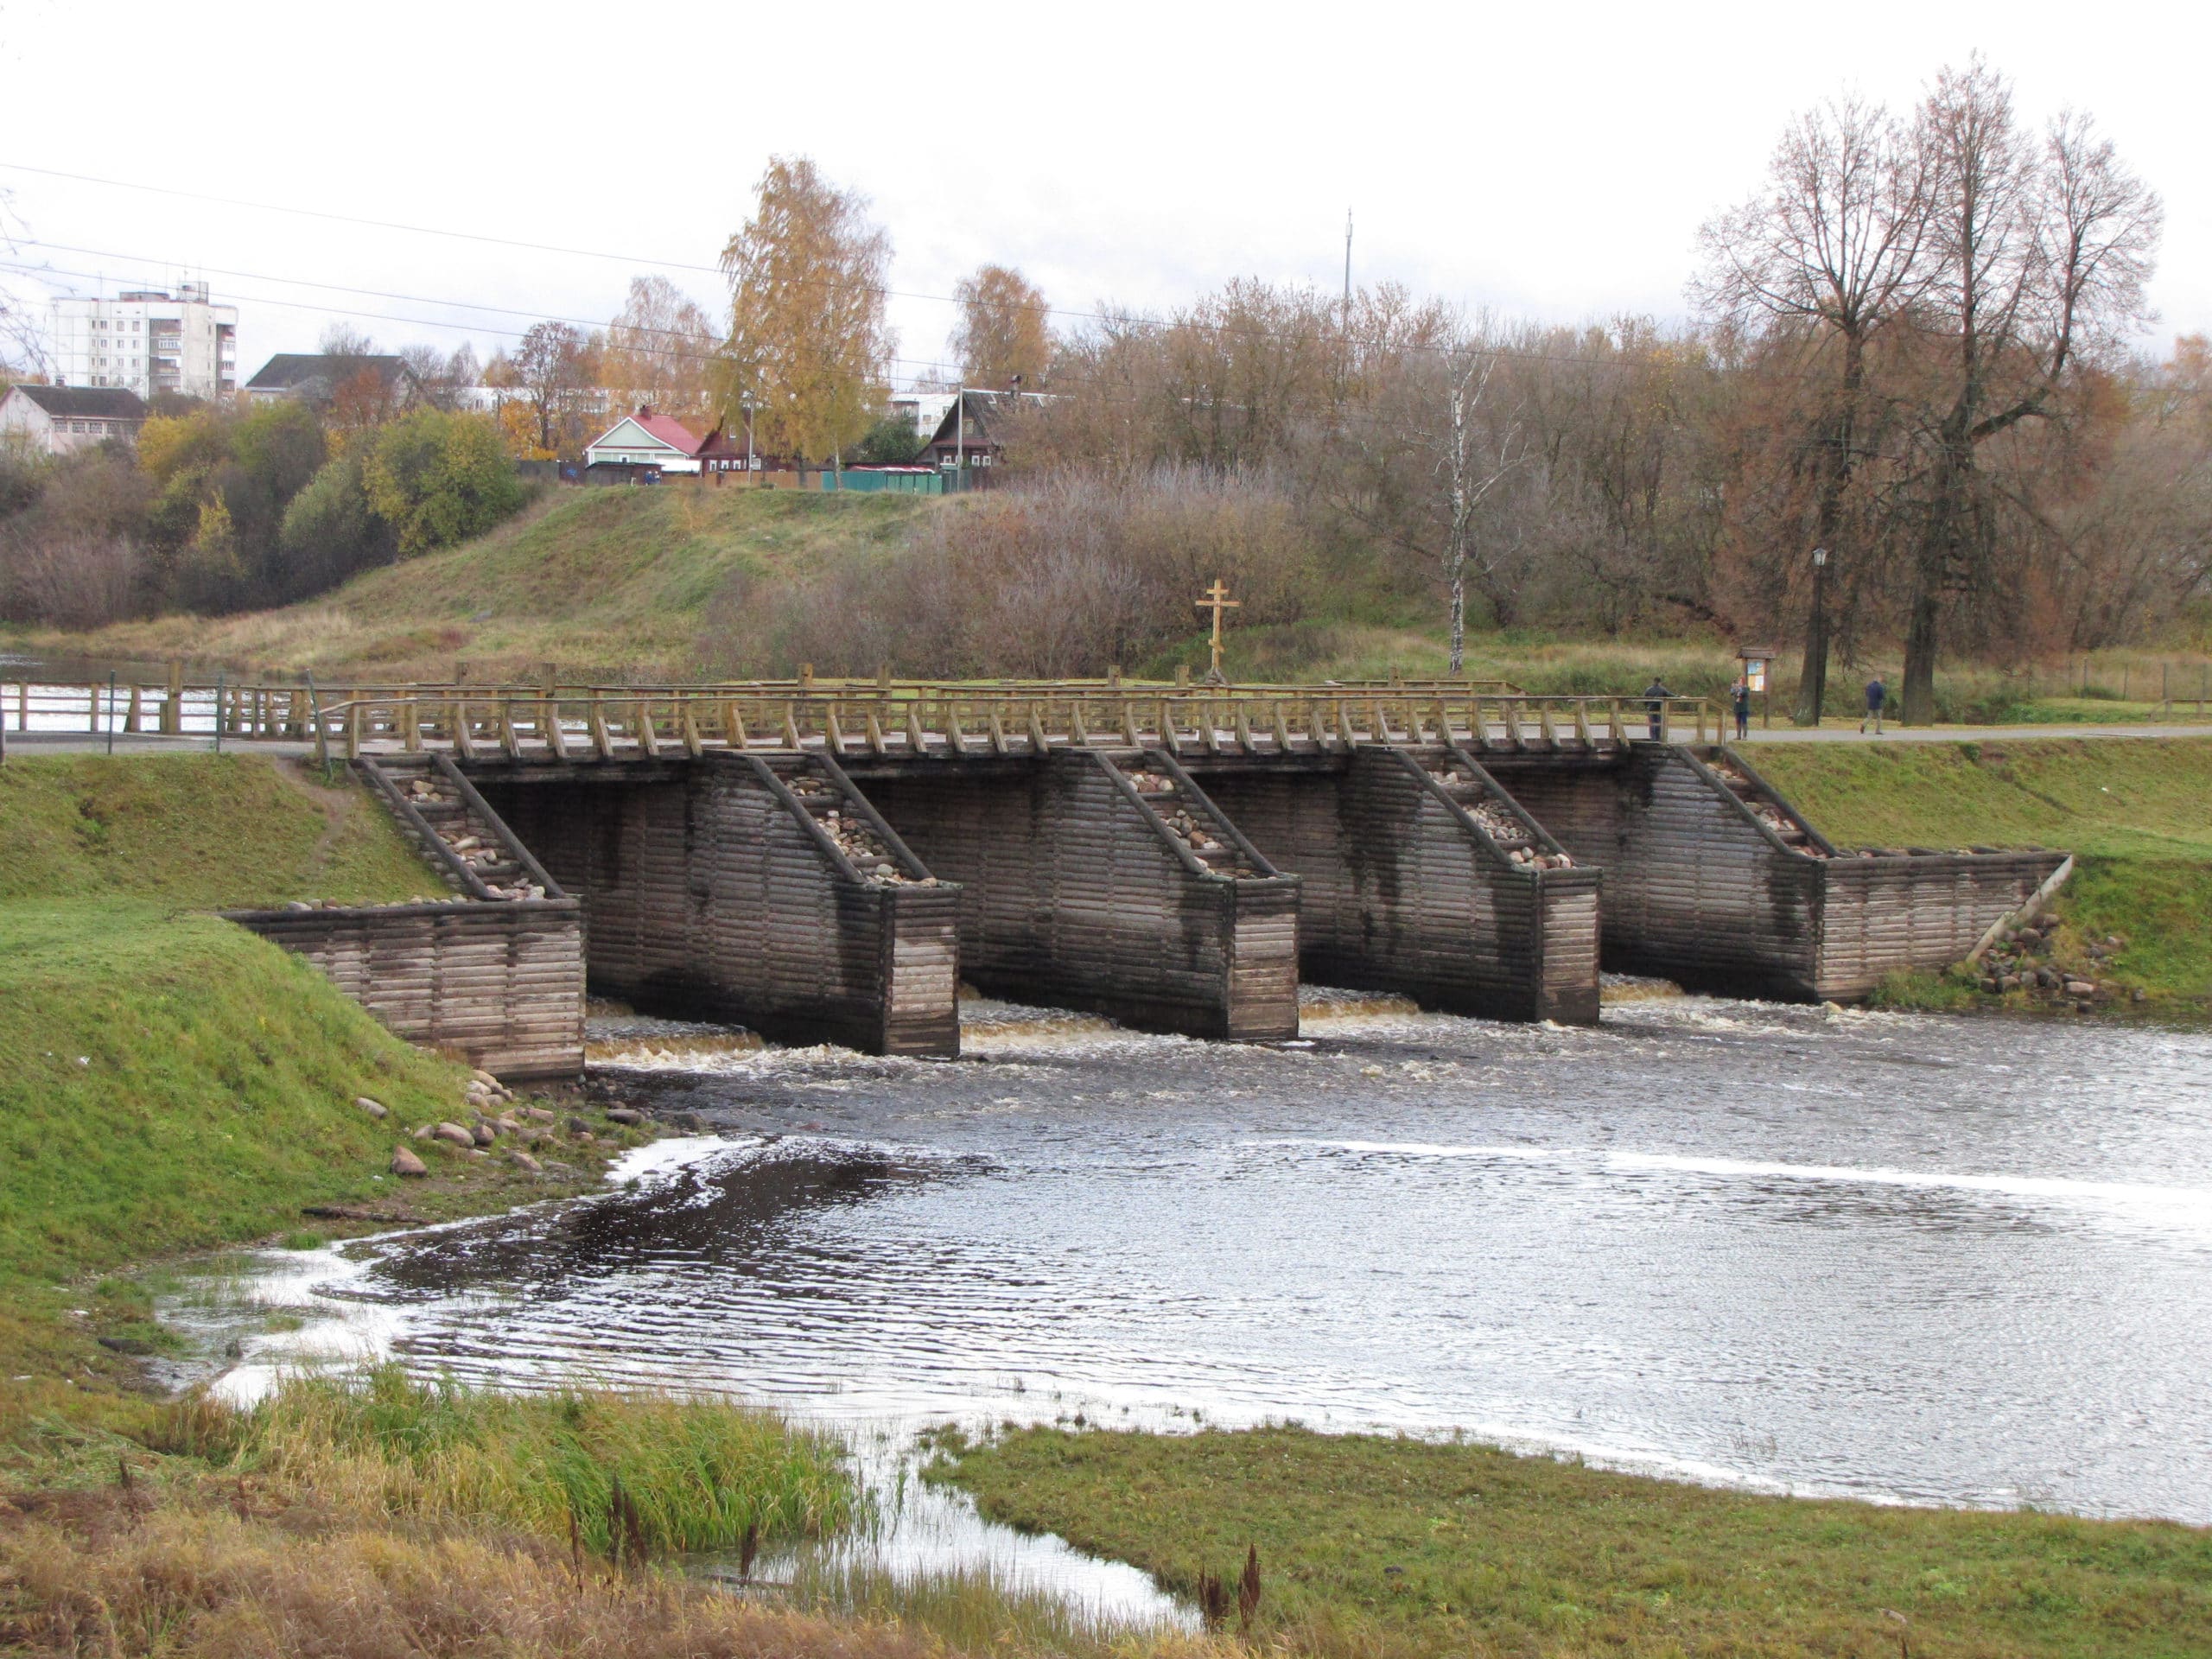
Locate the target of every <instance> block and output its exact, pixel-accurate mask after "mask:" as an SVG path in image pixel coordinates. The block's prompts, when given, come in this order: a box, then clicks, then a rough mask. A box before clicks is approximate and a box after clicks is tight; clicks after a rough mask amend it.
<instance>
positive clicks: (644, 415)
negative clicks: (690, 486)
mask: <svg viewBox="0 0 2212 1659" xmlns="http://www.w3.org/2000/svg"><path fill="white" fill-rule="evenodd" d="M745 462H746V457H745V452H744V451H743V450H742V449H741V448H738V447H737V445H735V444H734V443H733V442H730V440H729V438H728V435H725V434H724V432H723V431H722V429H721V427H719V426H717V427H715V429H714V430H713V431H711V432H709V433H708V434H707V435H706V436H705V437H703V438H702V437H700V436H698V435H696V433H694V432H693V431H692V430H691V429H690V427H688V426H686V425H684V424H683V422H681V421H679V420H677V419H676V418H675V417H674V416H669V415H656V414H654V413H653V406H652V404H639V405H638V412H637V413H636V414H634V415H625V416H623V417H622V418H621V419H620V420H619V421H617V422H615V423H614V424H613V426H610V427H608V428H607V430H606V431H604V432H602V433H601V434H600V435H599V436H598V437H597V438H595V439H594V440H593V441H592V442H589V443H588V444H586V445H585V446H584V465H585V466H586V467H623V468H630V467H658V468H659V469H660V470H661V471H662V472H664V473H687V474H696V473H729V472H742V471H744V470H745ZM757 464H758V463H757V462H756V466H757Z"/></svg>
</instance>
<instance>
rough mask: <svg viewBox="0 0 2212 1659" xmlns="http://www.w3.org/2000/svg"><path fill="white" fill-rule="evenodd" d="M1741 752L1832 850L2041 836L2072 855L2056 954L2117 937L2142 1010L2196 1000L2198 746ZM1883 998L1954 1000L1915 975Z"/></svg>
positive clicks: (2201, 758) (2137, 741)
mask: <svg viewBox="0 0 2212 1659" xmlns="http://www.w3.org/2000/svg"><path fill="white" fill-rule="evenodd" d="M1746 753H1748V755H1749V758H1750V759H1751V761H1752V763H1753V764H1754V765H1755V766H1757V767H1758V770H1759V772H1761V774H1762V775H1763V776H1764V777H1765V778H1766V779H1767V780H1768V781H1769V782H1770V783H1771V784H1773V785H1775V786H1776V787H1777V788H1778V789H1780V790H1781V791H1783V793H1784V794H1786V795H1788V796H1789V798H1791V799H1792V800H1794V801H1795V802H1796V804H1797V805H1798V806H1799V807H1800V808H1801V809H1802V810H1803V811H1804V813H1805V815H1806V816H1807V817H1809V818H1810V819H1811V820H1812V821H1813V822H1814V823H1815V824H1817V825H1819V826H1820V827H1821V829H1822V830H1823V831H1825V832H1826V833H1827V836H1829V837H1830V839H1832V840H1834V841H1835V842H1838V843H1839V844H1840V845H1845V846H1925V847H1956V846H1961V845H1969V844H1974V845H1982V846H2044V847H2063V848H2064V849H2067V850H2068V851H2069V852H2072V853H2074V854H2075V855H2076V858H2077V866H2076V869H2075V874H2074V877H2073V879H2072V880H2070V881H2069V883H2068V885H2067V887H2066V888H2065V889H2064V890H2063V893H2062V895H2061V898H2060V900H2059V903H2058V906H2057V912H2056V913H2057V916H2058V919H2059V921H2060V924H2061V928H2062V935H2061V938H2062V944H2061V950H2060V955H2061V957H2062V959H2063V958H2065V957H2067V955H2068V953H2069V951H2075V952H2078V947H2079V946H2080V944H2082V941H2084V940H2086V939H2089V938H2110V937H2113V936H2115V935H2116V936H2118V937H2119V938H2122V939H2124V940H2126V946H2125V948H2124V949H2123V950H2121V951H2120V953H2119V955H2118V956H2117V957H2116V958H2115V959H2114V966H2115V968H2116V969H2117V970H2118V980H2119V982H2120V985H2121V986H2122V987H2123V988H2126V989H2129V990H2133V989H2134V988H2141V989H2143V990H2144V991H2145V993H2146V994H2147V995H2149V997H2150V998H2151V999H2152V1003H2153V1005H2154V1007H2159V1008H2163V1009H2165V1010H2167V1011H2171V1012H2175V1013H2189V1014H2202V1013H2203V1012H2204V1011H2206V1010H2207V1009H2208V1008H2212V741H2205V740H2201V739H2193V738H2177V739H2171V740H2158V739H2150V738H2128V739H2125V740H2118V739H2115V740H2108V741H2098V740H2095V739H2083V740H2038V741H2012V740H2004V741H1981V742H1968V743H1875V742H1872V741H1870V742H1868V743H1866V744H1863V745H1862V744H1857V743H1852V744H1841V743H1817V744H1815V743H1803V744H1779V743H1777V744H1774V745H1771V746H1768V747H1761V746H1759V745H1758V743H1756V742H1754V743H1752V744H1751V745H1750V746H1749V747H1748V749H1747V751H1746ZM1891 1000H1892V1001H1906V1002H1910V1003H1915V1004H1917V1005H1919V1006H1930V1007H1967V1006H1970V1005H1972V1003H1973V1002H1974V994H1973V993H1972V992H1970V991H1969V990H1967V988H1965V987H1964V986H1961V985H1958V984H1956V983H1954V982H1943V981H1941V980H1938V979H1936V978H1934V977H1932V976H1918V977H1916V978H1915V979H1914V980H1912V981H1911V982H1909V983H1906V984H1903V985H1901V986H1899V987H1898V988H1897V990H1896V995H1893V996H1892V997H1891Z"/></svg>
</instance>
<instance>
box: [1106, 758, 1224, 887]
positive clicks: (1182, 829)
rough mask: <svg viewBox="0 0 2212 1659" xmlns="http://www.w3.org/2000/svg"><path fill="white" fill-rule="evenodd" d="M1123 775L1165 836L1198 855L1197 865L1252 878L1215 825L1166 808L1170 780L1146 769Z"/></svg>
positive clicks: (1136, 768) (1184, 811) (1172, 786)
mask: <svg viewBox="0 0 2212 1659" xmlns="http://www.w3.org/2000/svg"><path fill="white" fill-rule="evenodd" d="M1122 775H1123V776H1124V777H1126V778H1128V780H1129V782H1130V783H1131V784H1133V785H1135V787H1136V791H1137V793H1138V794H1140V795H1142V796H1144V797H1146V798H1147V799H1149V800H1150V801H1151V802H1152V805H1153V810H1154V812H1156V813H1158V814H1159V815H1160V823H1163V824H1165V825H1166V826H1167V833H1168V834H1169V835H1171V836H1174V837H1175V839H1176V840H1178V841H1179V842H1182V843H1183V844H1184V845H1185V847H1188V848H1189V849H1191V850H1192V852H1193V853H1195V854H1196V855H1198V861H1199V862H1201V863H1203V864H1205V865H1206V866H1207V867H1208V868H1211V869H1228V870H1232V871H1234V873H1236V874H1239V875H1249V874H1251V870H1250V868H1249V865H1248V863H1247V861H1245V859H1244V858H1243V855H1241V854H1240V853H1239V852H1238V851H1237V849H1236V847H1235V846H1234V845H1233V844H1232V843H1231V842H1226V841H1224V840H1223V839H1222V838H1221V833H1220V830H1219V829H1218V827H1217V825H1215V824H1214V823H1211V822H1210V821H1208V820H1206V819H1205V818H1201V817H1197V816H1196V815H1194V814H1193V813H1192V811H1191V810H1190V809H1189V808H1188V807H1182V806H1174V805H1171V804H1168V798H1170V797H1173V795H1174V794H1175V792H1176V790H1175V780H1174V779H1173V778H1171V777H1169V776H1168V775H1167V774H1166V772H1154V771H1153V770H1152V769H1151V768H1150V767H1149V766H1131V767H1129V768H1128V770H1127V771H1126V772H1124V773H1123V774H1122Z"/></svg>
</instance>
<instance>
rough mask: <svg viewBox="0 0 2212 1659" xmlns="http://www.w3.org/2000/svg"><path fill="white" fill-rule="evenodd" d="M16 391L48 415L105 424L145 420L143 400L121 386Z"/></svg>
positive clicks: (52, 387) (34, 388)
mask: <svg viewBox="0 0 2212 1659" xmlns="http://www.w3.org/2000/svg"><path fill="white" fill-rule="evenodd" d="M12 390H14V391H20V392H22V394H23V396H24V397H28V398H29V399H30V400H31V402H33V403H35V404H37V405H38V406H39V407H40V408H41V409H42V410H45V411H46V412H47V413H48V414H49V415H53V416H63V417H67V416H72V415H74V416H79V417H82V416H88V415H89V416H94V417H96V418H98V419H100V420H106V421H143V420H144V419H145V418H146V400H145V399H144V398H143V397H140V396H139V395H138V394H137V392H135V391H130V389H128V388H127V387H124V386H27V385H16V386H15V387H13V388H12Z"/></svg>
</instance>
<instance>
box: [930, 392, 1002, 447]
mask: <svg viewBox="0 0 2212 1659" xmlns="http://www.w3.org/2000/svg"><path fill="white" fill-rule="evenodd" d="M996 403H997V394H996V393H993V392H983V391H977V390H976V389H974V388H972V387H971V388H970V389H969V391H965V392H963V393H962V394H961V395H960V396H958V397H955V398H954V399H953V400H952V401H951V402H950V404H946V405H945V410H944V419H943V420H941V421H939V422H938V423H937V430H936V431H934V432H932V433H931V435H929V437H928V438H926V439H925V440H924V442H923V445H922V447H923V448H925V449H926V448H936V447H937V446H938V445H939V444H950V445H952V446H954V447H956V448H958V447H961V446H963V445H964V446H965V447H966V448H970V449H988V448H994V447H995V445H996V444H997V442H998V440H997V439H995V438H994V437H993V436H992V435H991V429H990V428H991V421H992V420H993V419H995V418H996V416H997V413H998V410H997V409H996V406H995V405H996ZM963 409H965V410H966V411H967V413H966V415H965V416H963V414H962V412H961V411H962V410H963Z"/></svg>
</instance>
